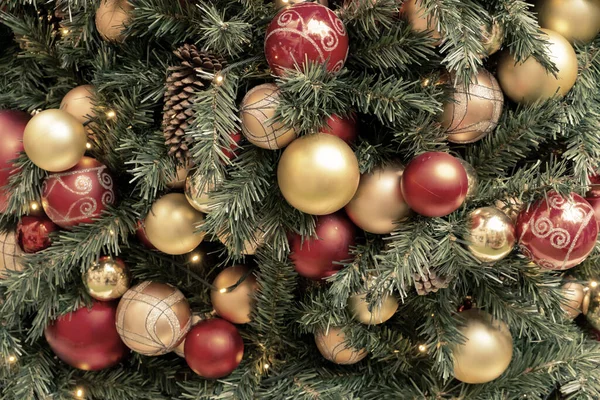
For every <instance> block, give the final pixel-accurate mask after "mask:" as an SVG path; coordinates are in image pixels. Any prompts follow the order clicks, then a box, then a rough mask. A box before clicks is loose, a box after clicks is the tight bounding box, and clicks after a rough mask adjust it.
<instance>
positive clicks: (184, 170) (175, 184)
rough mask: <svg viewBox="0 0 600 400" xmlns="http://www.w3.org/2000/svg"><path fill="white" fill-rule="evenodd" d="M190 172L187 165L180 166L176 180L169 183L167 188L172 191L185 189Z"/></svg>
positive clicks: (176, 172) (176, 171) (176, 173)
mask: <svg viewBox="0 0 600 400" xmlns="http://www.w3.org/2000/svg"><path fill="white" fill-rule="evenodd" d="M189 172H190V167H188V166H186V165H178V166H177V169H176V170H175V178H174V179H173V180H172V181H170V182H168V183H167V187H168V188H170V189H183V188H184V186H185V180H186V179H187V176H188V173H189Z"/></svg>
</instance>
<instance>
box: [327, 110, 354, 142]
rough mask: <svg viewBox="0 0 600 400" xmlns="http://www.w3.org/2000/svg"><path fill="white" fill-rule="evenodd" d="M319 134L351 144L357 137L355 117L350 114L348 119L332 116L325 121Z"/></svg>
mask: <svg viewBox="0 0 600 400" xmlns="http://www.w3.org/2000/svg"><path fill="white" fill-rule="evenodd" d="M321 132H322V133H327V134H329V135H333V136H337V137H339V138H340V139H342V140H343V141H344V142H346V143H348V144H352V143H353V142H354V141H355V140H356V137H357V136H358V132H357V129H356V115H355V114H354V113H352V114H350V116H348V117H340V116H339V115H332V116H331V117H329V118H328V119H327V122H326V124H325V126H324V127H323V129H321Z"/></svg>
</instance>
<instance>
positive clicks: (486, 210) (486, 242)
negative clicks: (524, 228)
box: [467, 207, 516, 262]
mask: <svg viewBox="0 0 600 400" xmlns="http://www.w3.org/2000/svg"><path fill="white" fill-rule="evenodd" d="M468 227H469V237H468V238H467V241H468V243H469V244H468V248H469V251H470V252H471V254H473V255H474V256H475V258H477V259H478V260H480V261H482V262H495V261H499V260H501V259H503V258H504V257H506V256H507V255H509V254H510V252H511V251H512V250H513V248H514V246H515V242H516V233H515V226H514V224H513V222H512V220H511V219H510V218H509V217H508V216H507V215H506V214H504V213H503V212H502V211H500V210H498V209H497V208H495V207H482V208H478V209H476V210H474V211H472V212H471V214H470V215H469V225H468Z"/></svg>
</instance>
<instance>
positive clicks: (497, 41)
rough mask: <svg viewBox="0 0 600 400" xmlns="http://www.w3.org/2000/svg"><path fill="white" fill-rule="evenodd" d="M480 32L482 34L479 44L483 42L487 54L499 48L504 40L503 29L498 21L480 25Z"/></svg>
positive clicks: (489, 54)
mask: <svg viewBox="0 0 600 400" xmlns="http://www.w3.org/2000/svg"><path fill="white" fill-rule="evenodd" d="M481 34H482V36H483V40H482V41H481V44H483V48H484V49H485V52H486V54H487V55H488V56H491V55H492V54H494V53H495V52H497V51H498V50H500V47H502V42H503V41H504V29H502V25H500V24H499V23H498V21H494V22H492V23H491V24H489V25H485V26H482V27H481Z"/></svg>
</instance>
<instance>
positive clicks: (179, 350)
mask: <svg viewBox="0 0 600 400" xmlns="http://www.w3.org/2000/svg"><path fill="white" fill-rule="evenodd" d="M202 320H203V318H202V317H201V316H200V314H192V324H191V325H192V327H193V326H194V325H196V324H197V323H198V322H200V321H202ZM184 350H185V338H184V339H183V341H182V342H181V343H179V346H177V347H175V348H174V349H173V353H175V354H177V355H178V356H179V357H183V358H185V352H184Z"/></svg>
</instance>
